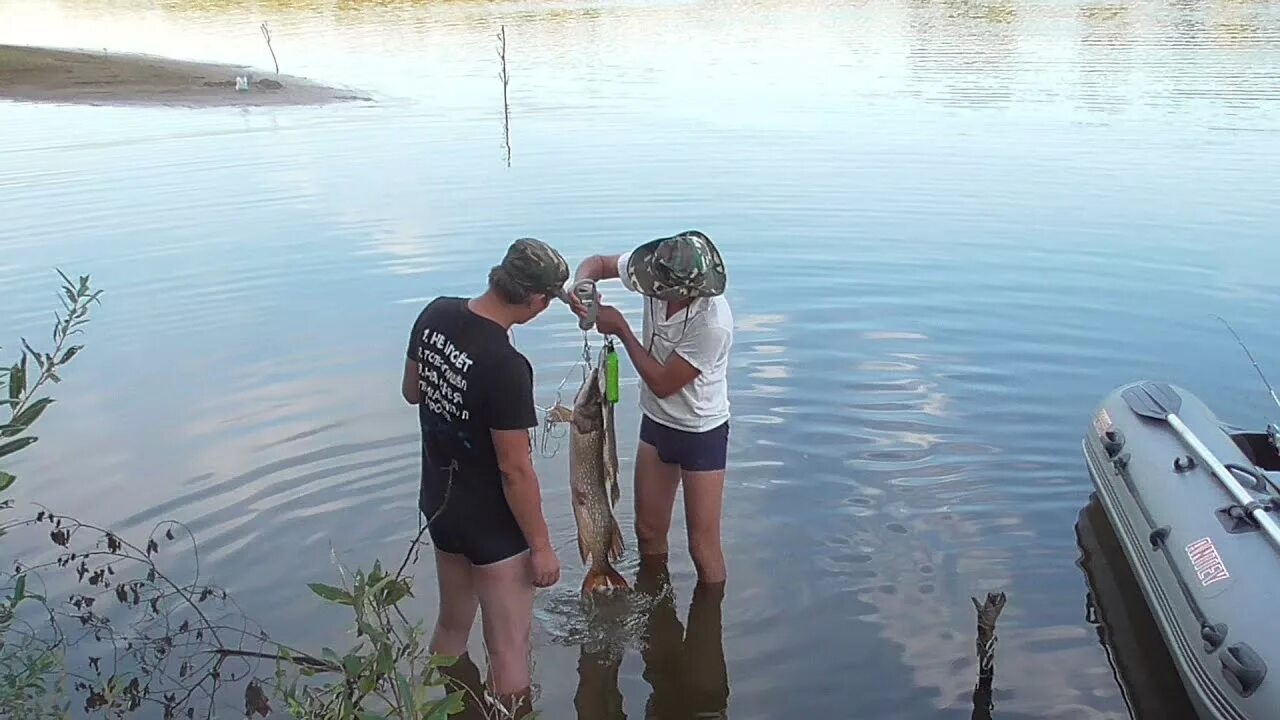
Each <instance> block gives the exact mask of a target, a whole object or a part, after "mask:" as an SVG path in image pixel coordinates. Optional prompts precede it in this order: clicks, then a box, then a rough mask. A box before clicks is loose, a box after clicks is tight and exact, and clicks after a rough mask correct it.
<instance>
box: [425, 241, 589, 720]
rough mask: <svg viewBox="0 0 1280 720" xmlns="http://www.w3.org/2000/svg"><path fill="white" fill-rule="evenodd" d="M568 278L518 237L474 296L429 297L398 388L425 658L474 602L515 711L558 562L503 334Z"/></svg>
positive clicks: (458, 649)
mask: <svg viewBox="0 0 1280 720" xmlns="http://www.w3.org/2000/svg"><path fill="white" fill-rule="evenodd" d="M568 278H569V265H568V263H566V262H565V260H564V258H563V257H562V256H561V255H560V253H558V252H556V251H555V250H554V249H552V248H551V247H550V246H548V245H547V244H545V243H543V242H541V241H538V240H534V239H531V238H522V239H520V240H517V241H516V242H515V243H513V244H512V245H511V246H510V248H508V250H507V254H506V256H505V257H504V258H503V260H502V263H501V264H499V265H497V266H495V267H493V268H492V269H491V270H490V271H489V288H488V290H487V291H486V292H485V293H484V294H483V295H481V296H479V297H476V298H471V299H469V300H468V299H465V298H456V297H439V298H436V299H435V300H433V301H431V303H430V304H428V305H427V306H426V308H424V309H423V310H422V312H421V314H419V316H418V318H417V320H416V321H415V322H414V325H413V331H412V333H411V335H410V337H409V347H408V357H407V359H406V362H405V368H404V378H403V383H402V393H403V395H404V398H405V400H406V401H407V402H409V403H411V404H414V405H417V406H418V420H419V425H420V427H421V432H422V480H421V485H420V488H419V495H418V507H419V509H420V510H421V511H422V513H423V515H425V516H426V518H427V519H428V521H429V530H428V532H429V533H430V535H431V540H432V542H433V543H434V544H435V556H436V569H437V576H438V579H439V585H440V610H439V615H438V617H437V620H436V627H435V633H434V634H433V636H432V639H431V646H430V649H431V652H433V653H439V654H443V655H449V656H455V657H456V656H463V655H465V654H466V651H467V639H468V637H469V635H470V633H471V626H472V624H473V623H474V621H475V614H476V610H477V607H478V608H479V609H480V611H481V622H482V624H483V627H484V637H485V644H486V646H487V649H488V654H489V658H490V668H489V671H490V673H491V675H492V682H493V685H494V691H495V693H496V694H497V695H498V696H499V697H500V698H502V699H503V702H504V704H508V705H510V704H515V703H516V702H518V701H519V700H521V699H522V698H523V699H524V700H525V702H524V705H525V711H526V712H527V705H528V701H527V698H528V696H529V687H530V685H531V677H530V670H529V664H528V663H529V643H530V637H529V634H530V631H531V629H532V623H533V594H534V588H535V587H548V586H550V585H553V584H554V583H555V582H557V581H558V580H559V577H560V563H559V560H558V559H557V558H556V554H555V551H554V550H553V549H552V547H551V539H550V536H549V533H548V531H547V523H546V519H545V518H544V516H543V514H542V501H541V494H540V491H539V487H538V477H537V474H536V473H535V472H534V469H533V458H532V453H531V447H530V440H529V430H530V429H531V428H533V427H536V426H537V424H538V420H537V415H536V411H535V407H534V404H533V369H532V368H531V367H530V365H529V361H528V360H526V359H525V357H524V355H522V354H521V353H520V352H519V351H518V350H516V349H515V348H514V347H512V345H511V343H510V340H509V336H508V331H509V330H510V328H511V326H513V325H518V324H522V323H526V322H529V321H530V320H532V319H533V318H535V317H537V316H538V315H539V314H540V313H542V312H543V311H544V310H546V309H547V307H548V305H550V303H551V300H552V299H553V298H558V299H560V300H562V301H564V302H568V296H567V294H566V293H565V290H564V283H565V281H566V280H568Z"/></svg>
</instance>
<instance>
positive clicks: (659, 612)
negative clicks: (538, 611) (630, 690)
mask: <svg viewBox="0 0 1280 720" xmlns="http://www.w3.org/2000/svg"><path fill="white" fill-rule="evenodd" d="M634 587H635V592H637V593H639V594H641V595H642V596H644V597H645V598H646V600H645V605H646V606H647V608H648V610H647V612H646V613H645V616H644V630H643V633H642V637H641V643H642V649H641V651H640V657H641V659H642V662H643V664H644V667H643V671H642V673H641V675H642V677H643V678H644V681H645V682H646V683H647V684H648V686H649V694H648V699H647V700H646V701H645V704H644V717H646V718H670V720H685V719H688V720H694V719H695V718H727V717H728V714H727V708H728V702H729V674H728V668H727V667H726V664H725V658H724V639H723V636H722V630H721V610H722V606H723V602H724V590H725V586H724V585H704V584H701V583H699V584H697V585H696V586H695V587H694V589H693V599H692V602H691V603H690V605H689V614H688V617H687V622H686V623H685V624H681V622H680V617H679V614H678V611H677V608H676V595H675V589H674V587H673V586H672V585H671V578H670V572H669V571H668V570H667V567H666V565H665V563H657V562H644V563H641V565H640V570H639V573H638V574H637V576H636V581H635V586H634ZM621 663H622V654H621V653H620V652H618V649H617V648H616V647H609V646H605V647H602V648H598V649H596V648H591V647H589V646H588V645H583V646H582V648H581V655H580V657H579V659H578V677H579V680H578V690H577V693H576V694H575V695H574V707H575V708H576V709H577V713H578V714H577V717H578V720H621V719H622V718H625V717H627V715H626V713H625V712H624V710H623V703H622V694H621V693H620V692H619V690H618V669H619V666H620V665H621Z"/></svg>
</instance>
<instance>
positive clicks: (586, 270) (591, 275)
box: [573, 255, 619, 282]
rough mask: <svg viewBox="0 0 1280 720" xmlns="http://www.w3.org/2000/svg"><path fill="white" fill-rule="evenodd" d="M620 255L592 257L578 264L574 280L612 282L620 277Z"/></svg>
mask: <svg viewBox="0 0 1280 720" xmlns="http://www.w3.org/2000/svg"><path fill="white" fill-rule="evenodd" d="M618 257H619V256H618V255H592V256H591V257H589V258H587V259H586V260H583V261H582V262H581V263H579V264H578V271H577V272H576V273H574V276H573V279H574V280H595V281H597V282H599V281H600V280H610V279H612V278H616V277H618Z"/></svg>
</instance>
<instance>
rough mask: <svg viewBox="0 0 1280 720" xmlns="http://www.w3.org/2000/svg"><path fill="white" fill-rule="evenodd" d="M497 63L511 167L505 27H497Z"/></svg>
mask: <svg viewBox="0 0 1280 720" xmlns="http://www.w3.org/2000/svg"><path fill="white" fill-rule="evenodd" d="M498 61H499V63H500V64H501V67H500V68H499V70H498V78H499V79H500V80H502V141H503V143H504V144H505V145H506V147H507V167H511V103H510V102H509V101H508V99H507V85H508V84H509V83H510V81H511V76H510V75H508V74H507V26H506V25H501V26H499V31H498Z"/></svg>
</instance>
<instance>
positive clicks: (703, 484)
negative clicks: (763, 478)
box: [683, 470, 726, 585]
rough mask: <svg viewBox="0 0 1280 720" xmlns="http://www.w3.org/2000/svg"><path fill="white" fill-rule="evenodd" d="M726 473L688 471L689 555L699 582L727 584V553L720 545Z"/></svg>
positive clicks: (685, 511)
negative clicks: (725, 561)
mask: <svg viewBox="0 0 1280 720" xmlns="http://www.w3.org/2000/svg"><path fill="white" fill-rule="evenodd" d="M724 475H725V471H724V470H714V471H711V472H685V473H684V474H683V476H684V513H685V524H686V525H687V526H688V529H689V554H690V555H692V556H693V566H694V568H696V569H697V571H698V582H699V583H706V584H711V585H714V584H718V583H723V582H724V581H725V576H726V572H725V565H724V550H723V548H722V547H721V542H720V515H721V511H722V510H723V507H724Z"/></svg>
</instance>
